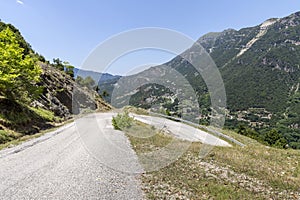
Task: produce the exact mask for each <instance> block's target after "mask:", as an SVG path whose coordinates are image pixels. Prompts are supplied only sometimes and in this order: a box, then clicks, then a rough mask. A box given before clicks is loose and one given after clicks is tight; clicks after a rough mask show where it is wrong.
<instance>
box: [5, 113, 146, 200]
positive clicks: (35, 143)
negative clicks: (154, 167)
mask: <svg viewBox="0 0 300 200" xmlns="http://www.w3.org/2000/svg"><path fill="white" fill-rule="evenodd" d="M111 116H112V114H111V113H103V114H96V115H93V116H89V117H84V118H82V119H80V120H79V122H76V123H72V124H70V125H67V127H63V128H62V129H60V130H58V131H56V132H52V133H48V134H46V135H44V136H42V137H40V138H38V139H34V140H31V141H29V142H26V143H23V144H22V145H19V146H16V147H13V148H9V149H5V150H3V151H0V199H3V200H9V199H18V200H22V199H64V200H65V199H142V198H143V193H142V191H141V189H140V187H139V185H140V182H139V181H138V179H137V177H136V174H132V173H124V172H122V170H119V169H118V168H117V167H118V166H117V167H114V166H113V164H115V165H118V164H120V163H118V162H108V163H102V162H101V160H100V161H99V159H98V158H97V155H96V156H95V155H93V154H91V152H90V149H89V147H88V146H86V144H85V142H86V141H84V140H82V136H83V135H82V134H79V133H78V129H79V130H80V131H86V132H89V133H91V134H90V135H94V136H96V135H100V136H101V137H103V138H104V137H105V134H108V135H110V137H111V139H112V140H114V143H116V144H118V145H119V148H120V149H121V150H122V152H123V154H124V155H125V154H126V156H127V160H128V159H130V163H126V164H125V166H123V168H130V167H132V168H136V171H137V172H138V171H141V169H139V168H138V167H139V164H138V163H137V158H136V155H135V153H134V152H133V150H132V149H131V148H130V145H129V142H128V140H127V138H126V137H125V136H124V134H123V133H122V132H120V131H115V130H113V128H112V126H110V124H111ZM95 119H97V123H96V122H95V121H96V120H95ZM108 122H109V124H108ZM79 126H80V127H79ZM99 127H100V128H104V130H105V131H103V132H106V133H105V134H97V132H99ZM103 138H102V139H103ZM90 139H95V137H94V138H93V137H90ZM98 139H101V138H98ZM104 139H105V140H107V138H104ZM109 139H110V138H109ZM88 141H89V140H87V142H88ZM87 144H88V143H87ZM98 144H99V146H101V142H99V141H98ZM100 150H101V149H100ZM99 154H103V156H104V158H105V157H108V158H111V159H112V160H114V159H116V158H118V157H120V155H119V154H120V152H119V151H116V150H115V148H111V149H105V151H102V152H99ZM121 154H122V153H121ZM124 155H123V156H124ZM120 162H121V164H122V162H124V160H123V161H122V160H120Z"/></svg>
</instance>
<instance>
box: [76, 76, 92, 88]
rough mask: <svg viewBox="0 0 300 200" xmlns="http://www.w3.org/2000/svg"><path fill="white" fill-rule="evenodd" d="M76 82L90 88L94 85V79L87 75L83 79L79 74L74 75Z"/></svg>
mask: <svg viewBox="0 0 300 200" xmlns="http://www.w3.org/2000/svg"><path fill="white" fill-rule="evenodd" d="M75 81H76V83H78V84H79V85H81V86H83V87H87V88H89V89H90V90H93V88H94V86H95V84H96V83H95V81H94V79H93V78H92V77H90V76H87V77H86V78H85V79H83V78H82V77H81V76H77V77H76V80H75Z"/></svg>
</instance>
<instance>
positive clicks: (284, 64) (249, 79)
mask: <svg viewBox="0 0 300 200" xmlns="http://www.w3.org/2000/svg"><path fill="white" fill-rule="evenodd" d="M199 44H201V45H202V47H203V48H204V49H205V50H206V51H207V52H208V54H209V55H210V57H211V58H212V59H213V61H214V62H215V64H216V66H217V67H218V69H219V71H220V73H221V76H222V78H223V81H224V84H225V89H226V95H227V112H228V114H227V119H226V123H225V126H226V127H227V128H237V127H239V126H248V127H251V128H253V129H255V130H256V131H258V132H259V133H260V134H261V135H265V134H267V132H268V131H270V130H271V129H276V130H277V131H278V132H279V133H280V134H281V135H283V136H284V137H285V139H286V140H287V141H288V143H289V145H290V146H292V147H293V148H300V127H299V122H300V91H299V83H300V12H297V13H294V14H291V15H290V16H287V17H284V18H280V19H274V18H273V19H269V20H267V21H265V22H263V23H262V24H260V25H258V26H254V27H249V28H243V29H241V30H234V29H227V30H225V31H223V32H219V33H208V34H206V35H204V36H202V37H201V38H199V40H197V42H196V43H195V44H194V45H193V46H192V47H191V48H190V49H188V50H186V51H185V52H184V53H183V54H181V55H178V56H177V57H175V58H174V59H172V60H171V61H169V62H167V63H165V64H163V65H161V66H156V67H152V68H150V69H148V70H147V71H144V72H142V73H139V74H136V75H134V76H130V77H126V78H125V77H123V78H122V79H124V80H123V82H121V84H125V85H130V84H133V85H134V84H135V83H137V81H138V79H139V78H140V77H146V76H145V75H144V74H143V73H147V74H148V75H149V74H151V75H153V76H161V75H160V74H163V73H165V72H166V73H168V72H167V71H166V70H165V71H164V70H162V69H163V68H164V67H163V66H166V67H169V68H172V69H174V70H176V71H177V72H178V73H180V74H181V75H182V76H183V77H185V78H186V80H187V81H188V82H189V84H191V85H192V87H193V89H194V91H195V93H196V95H197V100H198V102H199V108H197V106H196V107H191V108H190V109H189V111H188V112H189V113H193V112H194V113H195V114H196V115H198V114H197V112H199V116H200V123H203V124H208V123H209V119H210V116H211V112H212V110H213V109H214V108H211V103H210V102H211V100H212V99H211V95H210V93H209V92H208V87H207V85H206V84H205V81H204V79H203V78H202V77H201V76H199V74H198V73H197V71H196V70H195V69H194V68H193V66H192V65H191V62H198V61H200V60H201V58H199V57H197V56H196V57H195V55H197V54H199V52H200V51H199V50H197V48H198V45H199ZM184 58H191V60H189V61H187V60H186V59H184ZM178 77H179V76H178ZM164 78H166V77H164ZM164 78H163V77H161V80H163V79H164ZM122 79H121V80H122ZM126 79H127V80H126ZM150 79H151V78H150ZM143 80H144V85H143V86H142V87H139V89H137V90H135V91H131V93H130V92H129V91H128V93H124V94H123V95H121V97H120V98H119V97H117V99H118V101H119V102H123V103H124V102H125V97H126V98H127V97H129V96H130V101H129V102H130V104H131V105H135V106H142V107H144V108H152V109H154V110H155V109H156V110H157V108H159V107H160V109H162V108H163V109H164V110H167V112H170V111H172V112H171V114H173V115H179V116H180V115H181V113H182V108H180V103H179V106H177V110H176V111H174V109H173V110H170V105H171V104H172V103H174V102H175V99H177V100H179V99H180V95H181V93H182V91H179V90H176V88H173V89H172V86H170V87H171V90H172V91H173V93H170V91H168V90H167V89H166V88H165V87H162V86H161V87H158V86H157V84H152V83H150V82H148V84H145V83H147V81H145V80H146V79H143ZM180 84H183V82H181V83H180ZM180 84H179V85H178V86H180ZM136 85H138V84H136ZM158 85H161V84H159V83H158ZM178 88H180V87H178ZM114 89H116V87H114ZM162 99H163V101H162ZM166 102H167V103H166ZM179 102H180V101H179ZM121 105H122V103H120V106H121ZM187 105H193V104H187ZM195 109H196V110H195ZM191 116H193V115H191ZM194 116H195V115H194ZM189 120H193V121H195V120H197V119H189Z"/></svg>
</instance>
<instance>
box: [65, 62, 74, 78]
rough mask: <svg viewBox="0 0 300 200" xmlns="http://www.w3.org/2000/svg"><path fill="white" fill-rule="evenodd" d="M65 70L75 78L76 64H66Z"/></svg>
mask: <svg viewBox="0 0 300 200" xmlns="http://www.w3.org/2000/svg"><path fill="white" fill-rule="evenodd" d="M65 68H66V69H65V70H66V73H67V74H68V75H69V76H71V77H72V78H74V66H72V65H66V66H65Z"/></svg>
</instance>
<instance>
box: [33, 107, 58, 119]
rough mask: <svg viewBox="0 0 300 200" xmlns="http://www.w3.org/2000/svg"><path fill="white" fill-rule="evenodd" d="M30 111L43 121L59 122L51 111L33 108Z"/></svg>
mask: <svg viewBox="0 0 300 200" xmlns="http://www.w3.org/2000/svg"><path fill="white" fill-rule="evenodd" d="M29 109H30V110H32V111H33V112H34V113H35V114H36V115H37V116H39V117H41V118H42V119H44V120H46V121H49V122H55V121H58V119H59V118H58V117H56V116H54V113H53V112H51V111H49V110H45V109H43V108H33V107H30V108H29Z"/></svg>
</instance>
